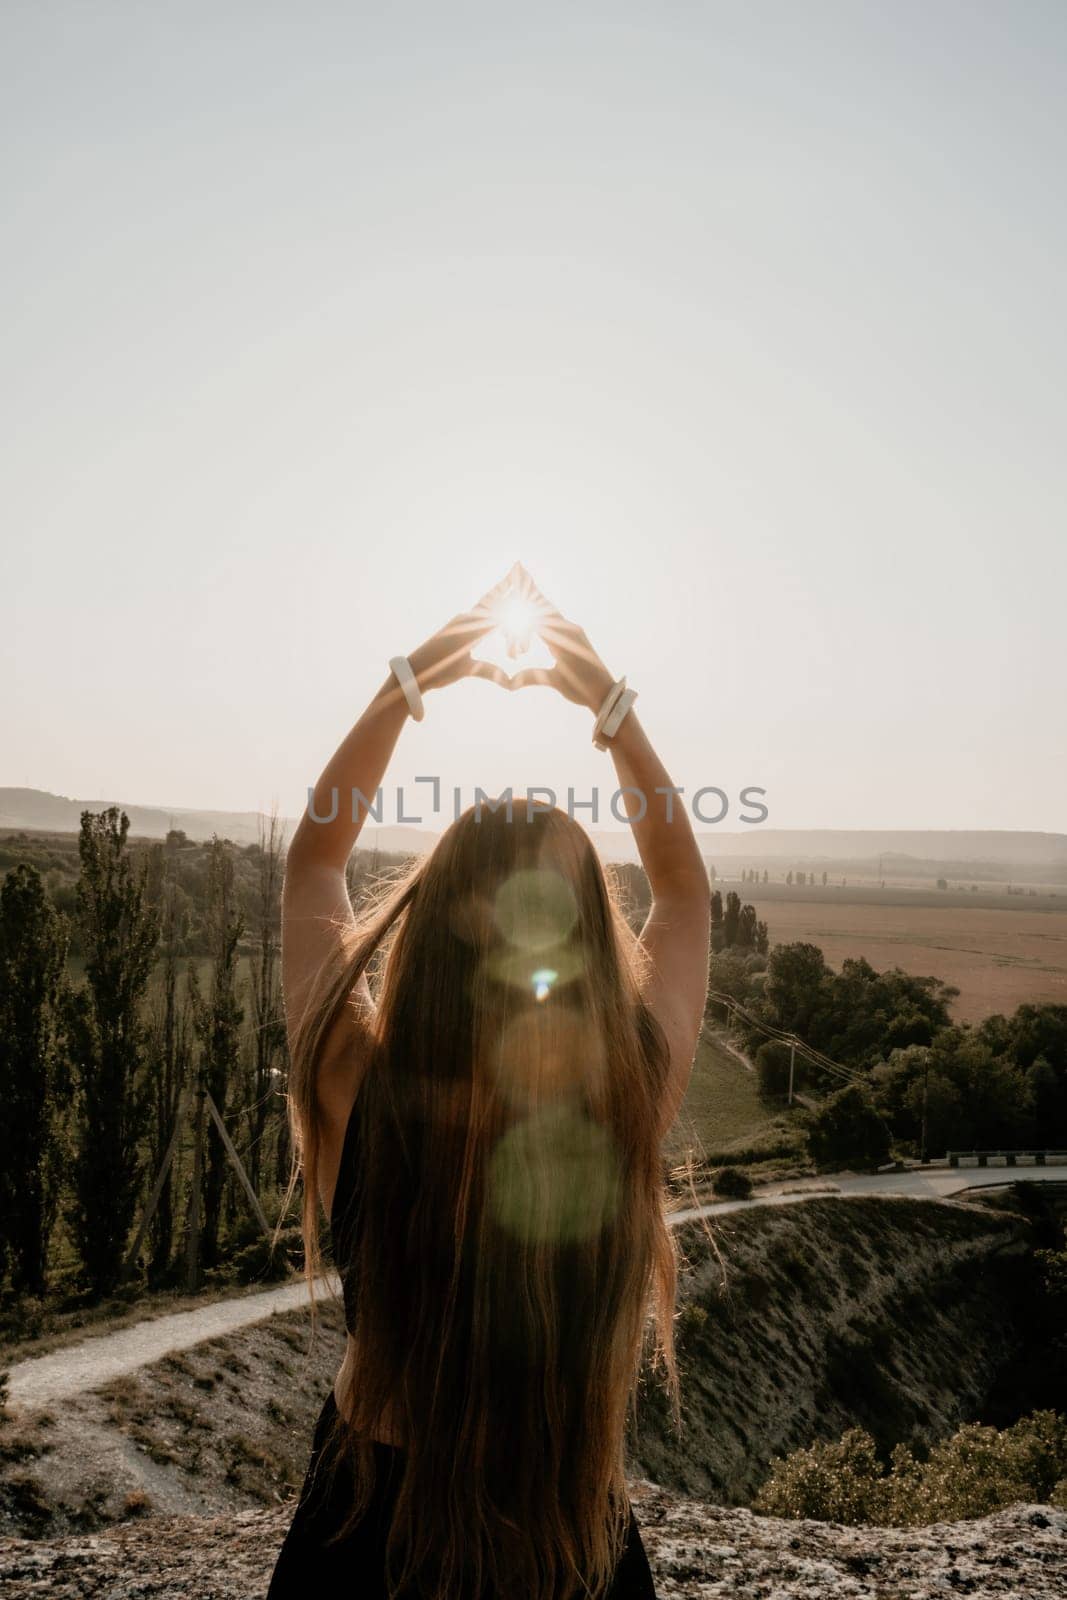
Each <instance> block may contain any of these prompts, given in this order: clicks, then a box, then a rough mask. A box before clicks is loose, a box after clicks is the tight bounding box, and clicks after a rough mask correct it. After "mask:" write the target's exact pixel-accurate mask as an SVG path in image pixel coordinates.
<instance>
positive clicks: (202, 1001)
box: [189, 836, 244, 1267]
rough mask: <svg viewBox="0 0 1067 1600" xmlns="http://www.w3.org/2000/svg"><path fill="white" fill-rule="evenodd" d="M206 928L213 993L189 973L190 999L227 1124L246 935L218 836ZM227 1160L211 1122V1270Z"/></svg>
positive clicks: (207, 1080) (212, 1088)
mask: <svg viewBox="0 0 1067 1600" xmlns="http://www.w3.org/2000/svg"><path fill="white" fill-rule="evenodd" d="M205 923H206V927H207V931H208V938H209V946H210V951H211V979H210V992H209V994H208V996H207V998H205V997H204V995H203V992H202V990H201V987H200V983H199V980H198V978H197V976H196V972H195V969H194V970H192V971H190V974H189V976H190V996H191V999H192V1006H193V1019H194V1027H195V1030H196V1036H197V1039H198V1041H199V1044H200V1051H201V1063H200V1071H201V1074H202V1082H203V1085H204V1088H205V1089H206V1090H207V1092H208V1093H209V1094H210V1096H211V1098H212V1100H214V1102H215V1106H216V1108H217V1110H218V1113H219V1116H220V1117H222V1118H223V1119H224V1120H226V1119H227V1113H228V1111H229V1109H230V1108H229V1096H230V1088H231V1086H232V1085H233V1084H234V1083H235V1082H236V1080H237V1073H238V1065H239V1061H240V1048H241V1023H242V1021H243V1020H244V1010H243V1008H242V1007H241V1005H240V1004H239V1002H238V998H237V947H238V944H239V942H240V939H241V935H242V933H243V931H244V918H243V916H242V915H241V913H240V912H239V911H238V910H237V906H236V902H235V895H234V868H233V856H232V853H231V851H230V848H229V846H228V844H227V843H226V841H225V840H223V839H220V838H218V836H216V837H215V838H214V839H213V840H212V842H211V856H210V861H209V866H208V881H207V908H206V912H205ZM231 1120H232V1119H231ZM227 1126H229V1122H227ZM226 1161H227V1156H226V1147H225V1145H224V1144H223V1142H222V1136H221V1134H220V1133H219V1131H218V1128H217V1127H216V1126H215V1122H214V1119H211V1121H210V1122H209V1124H208V1135H207V1160H206V1162H205V1165H204V1180H203V1183H204V1187H203V1234H202V1245H201V1248H202V1254H201V1260H202V1262H203V1264H204V1266H207V1267H213V1266H215V1265H217V1263H218V1259H219V1222H220V1219H221V1216H222V1193H223V1188H224V1185H225V1180H226Z"/></svg>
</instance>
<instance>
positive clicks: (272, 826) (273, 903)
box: [247, 816, 285, 1194]
mask: <svg viewBox="0 0 1067 1600" xmlns="http://www.w3.org/2000/svg"><path fill="white" fill-rule="evenodd" d="M259 844H260V851H259V859H258V866H259V872H258V879H257V891H258V892H257V896H256V902H255V925H254V932H255V939H256V949H255V960H254V961H253V962H252V969H251V1001H252V1060H251V1074H250V1077H251V1081H250V1084H249V1089H250V1094H249V1110H248V1116H247V1121H248V1135H249V1177H250V1178H251V1180H252V1187H253V1189H255V1191H256V1193H257V1194H258V1193H259V1191H260V1187H261V1183H262V1173H263V1158H264V1142H265V1136H266V1132H267V1125H268V1121H269V1119H270V1116H271V1114H272V1112H273V1113H275V1114H277V1113H278V1112H279V1111H280V1110H281V1109H283V1104H284V1103H283V1101H282V1097H281V1096H280V1095H279V1094H278V1093H277V1092H276V1090H277V1087H278V1083H277V1080H278V1079H279V1078H280V1076H281V1070H282V1069H281V1063H282V1062H283V1061H284V1058H285V1016H284V1013H283V1011H282V995H281V981H280V956H281V926H280V920H281V881H282V854H281V826H280V824H279V821H278V818H277V816H272V817H271V819H270V822H269V823H268V824H267V826H266V828H263V827H262V826H261V828H260V840H259Z"/></svg>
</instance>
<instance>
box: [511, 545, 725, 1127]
mask: <svg viewBox="0 0 1067 1600" xmlns="http://www.w3.org/2000/svg"><path fill="white" fill-rule="evenodd" d="M524 577H525V579H526V583H527V585H528V590H527V592H528V596H529V598H530V600H531V603H532V604H535V605H536V606H537V608H538V612H539V616H538V621H537V623H536V627H537V631H538V632H539V633H540V635H541V637H542V638H543V639H544V641H545V644H546V645H547V646H548V648H549V650H550V651H551V653H552V655H553V657H554V658H555V665H554V666H552V667H549V668H538V667H534V668H529V669H527V670H526V671H524V672H520V673H517V674H516V675H515V677H514V678H513V679H512V688H524V687H525V686H526V685H527V684H537V683H544V684H549V685H550V686H551V687H553V688H555V689H558V690H559V692H560V693H561V694H563V695H565V696H566V698H567V699H568V700H572V701H574V702H575V703H576V704H578V705H584V706H587V707H588V709H589V710H590V711H592V712H593V713H594V715H595V714H596V713H597V712H598V711H599V710H600V707H601V706H602V705H603V703H604V699H605V697H606V695H607V693H608V691H609V689H610V688H611V687H612V683H613V681H614V680H613V679H612V676H611V673H610V672H609V671H608V669H607V667H605V665H604V663H603V661H602V660H601V659H600V657H599V656H598V655H597V653H596V651H595V650H594V649H593V647H592V645H591V644H590V643H589V640H588V638H587V637H586V635H585V634H584V633H583V632H582V630H581V628H579V627H578V626H577V625H576V624H575V623H573V622H569V621H568V620H567V618H566V617H563V616H561V615H560V613H559V612H558V611H557V610H556V609H555V608H554V607H553V606H552V605H551V604H550V603H549V602H548V601H547V600H545V598H544V596H543V595H542V594H541V593H540V591H539V590H538V589H537V588H536V586H535V585H534V584H533V581H532V579H530V578H529V575H528V574H524ZM607 746H608V749H609V751H610V752H611V757H612V760H613V762H614V764H615V771H616V773H617V775H618V779H619V787H620V789H623V790H631V791H636V792H634V793H627V794H624V797H623V799H624V804H625V807H626V811H627V815H628V816H629V819H630V826H631V828H632V830H633V836H634V843H635V844H636V846H637V853H638V855H639V856H640V857H641V864H642V866H643V867H644V869H645V872H646V874H647V876H648V882H649V888H650V889H651V891H652V906H651V909H650V911H649V914H648V918H647V920H646V922H645V925H644V927H643V928H642V929H641V936H640V937H641V944H642V945H643V947H644V949H645V950H646V952H647V954H648V956H649V958H650V959H649V973H648V976H647V979H646V982H645V998H646V1000H647V1001H648V1004H649V1006H650V1007H651V1009H652V1011H653V1013H654V1015H655V1016H656V1018H657V1020H658V1021H659V1023H660V1025H661V1026H662V1028H663V1030H664V1032H665V1034H666V1036H667V1042H668V1045H669V1047H670V1054H671V1065H672V1074H671V1086H670V1090H669V1092H668V1097H667V1105H666V1106H665V1108H664V1114H665V1121H664V1128H665V1129H666V1128H667V1127H669V1126H670V1124H671V1122H673V1120H674V1117H675V1115H676V1114H677V1111H678V1108H679V1106H680V1105H681V1103H682V1100H683V1099H684V1098H685V1092H686V1088H687V1087H688V1083H689V1075H690V1072H691V1069H692V1064H693V1055H694V1053H695V1051H696V1045H697V1040H698V1039H699V1037H700V1028H701V1024H702V1022H703V1019H704V1006H705V1004H706V1001H707V992H708V957H709V953H710V942H711V886H710V884H709V882H708V874H707V869H706V867H705V865H704V861H703V858H702V857H701V854H700V849H699V847H698V845H697V842H696V838H695V837H694V834H693V829H692V826H691V824H690V822H689V816H688V812H687V809H686V806H685V804H684V802H683V801H682V799H681V797H680V795H679V794H678V792H677V791H676V790H675V787H674V785H673V784H672V782H671V779H670V776H669V774H668V772H667V769H666V768H665V767H664V765H663V763H662V761H661V760H660V758H659V757H658V756H657V754H656V752H655V750H654V749H653V748H652V745H651V743H650V742H649V740H648V737H647V735H646V734H645V731H644V729H643V728H642V726H641V724H640V722H639V721H638V719H637V717H636V715H635V714H634V712H633V710H632V709H631V710H630V711H629V712H628V713H627V715H626V716H625V717H624V718H623V721H622V723H621V725H620V727H619V729H618V731H617V732H616V733H615V734H614V735H613V737H612V738H611V739H610V740H609V741H607Z"/></svg>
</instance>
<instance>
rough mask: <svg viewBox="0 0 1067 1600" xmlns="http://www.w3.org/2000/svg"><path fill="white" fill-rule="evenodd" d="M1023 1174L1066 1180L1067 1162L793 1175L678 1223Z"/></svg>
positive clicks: (921, 1192)
mask: <svg viewBox="0 0 1067 1600" xmlns="http://www.w3.org/2000/svg"><path fill="white" fill-rule="evenodd" d="M1019 1179H1024V1180H1025V1181H1026V1182H1027V1183H1065V1184H1067V1161H1064V1162H1061V1163H1060V1164H1058V1165H1054V1166H1047V1167H1030V1166H1026V1167H1023V1166H1019V1167H1007V1166H1001V1167H992V1166H990V1167H928V1168H927V1169H926V1170H925V1171H908V1172H873V1173H868V1172H858V1173H857V1172H836V1173H829V1174H827V1175H826V1176H825V1177H821V1178H795V1179H793V1180H792V1182H789V1183H769V1184H768V1185H767V1186H766V1188H762V1187H761V1188H760V1189H759V1190H758V1191H757V1193H756V1194H755V1195H754V1196H753V1198H752V1199H751V1200H716V1201H715V1202H714V1203H713V1204H711V1205H706V1206H700V1207H693V1206H690V1208H689V1210H688V1211H679V1212H678V1213H677V1214H676V1216H675V1219H674V1220H675V1221H676V1222H691V1221H692V1220H693V1218H694V1217H698V1216H700V1214H701V1213H703V1214H704V1215H705V1216H709V1217H711V1216H719V1215H721V1214H722V1213H723V1212H726V1211H740V1210H743V1209H744V1208H745V1207H747V1206H778V1205H783V1206H784V1205H790V1204H791V1203H792V1202H793V1201H796V1200H817V1199H819V1197H820V1196H826V1195H827V1194H888V1195H894V1194H903V1195H910V1196H911V1197H912V1198H913V1199H917V1200H947V1199H948V1198H949V1197H950V1196H951V1195H954V1194H960V1193H962V1192H963V1191H964V1190H966V1189H990V1188H1003V1186H1004V1185H1005V1184H1007V1183H1015V1182H1016V1181H1017V1180H1019Z"/></svg>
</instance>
